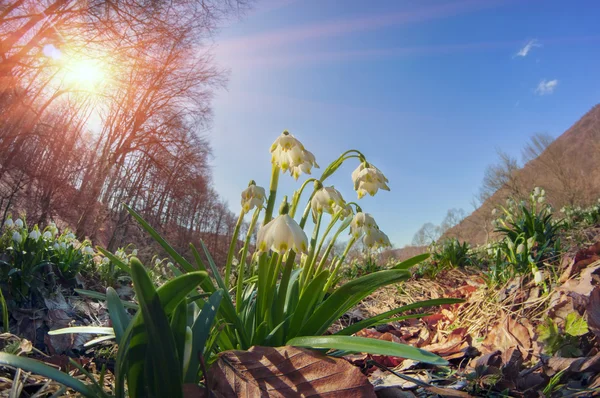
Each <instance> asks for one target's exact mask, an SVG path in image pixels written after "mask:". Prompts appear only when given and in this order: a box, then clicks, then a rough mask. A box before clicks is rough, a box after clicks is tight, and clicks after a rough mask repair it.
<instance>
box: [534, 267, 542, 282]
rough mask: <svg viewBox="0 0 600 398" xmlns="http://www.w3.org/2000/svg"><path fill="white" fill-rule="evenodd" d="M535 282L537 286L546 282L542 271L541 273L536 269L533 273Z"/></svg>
mask: <svg viewBox="0 0 600 398" xmlns="http://www.w3.org/2000/svg"><path fill="white" fill-rule="evenodd" d="M533 280H534V282H535V284H536V285H539V284H540V283H542V282H543V281H544V273H543V272H542V271H540V270H539V269H536V270H535V272H534V273H533Z"/></svg>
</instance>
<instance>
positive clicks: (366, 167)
mask: <svg viewBox="0 0 600 398" xmlns="http://www.w3.org/2000/svg"><path fill="white" fill-rule="evenodd" d="M352 181H353V182H354V190H355V191H356V193H357V194H358V198H359V199H361V198H363V197H364V196H365V195H366V194H367V193H368V194H369V195H371V196H373V195H375V194H376V193H377V191H378V190H380V189H383V190H386V191H389V190H390V187H388V185H387V183H388V182H389V181H388V179H387V178H386V177H385V176H384V175H383V173H382V172H381V171H380V170H379V169H378V168H377V167H375V166H373V165H371V164H369V163H367V162H362V163H361V164H359V165H358V167H357V168H356V170H354V171H353V172H352Z"/></svg>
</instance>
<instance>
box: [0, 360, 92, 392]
mask: <svg viewBox="0 0 600 398" xmlns="http://www.w3.org/2000/svg"><path fill="white" fill-rule="evenodd" d="M0 364H2V365H4V366H11V367H13V368H21V369H23V370H26V371H28V372H32V373H35V374H38V375H42V376H44V377H47V378H49V379H52V380H54V381H56V382H58V383H60V384H63V385H65V386H67V387H70V388H72V389H73V390H75V391H77V392H78V393H80V394H83V395H84V396H86V397H96V396H97V394H96V392H95V391H94V390H93V389H92V388H91V387H89V386H87V385H85V384H84V383H82V382H81V381H79V380H77V379H76V378H74V377H72V376H69V375H68V374H66V373H63V372H61V371H60V370H57V369H54V368H51V367H50V366H48V365H45V364H43V363H42V362H39V361H36V360H34V359H31V358H24V357H20V356H16V355H12V354H7V353H5V352H0Z"/></svg>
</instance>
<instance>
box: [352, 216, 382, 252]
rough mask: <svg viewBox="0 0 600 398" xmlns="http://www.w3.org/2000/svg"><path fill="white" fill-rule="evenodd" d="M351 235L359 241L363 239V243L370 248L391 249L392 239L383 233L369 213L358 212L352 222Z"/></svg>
mask: <svg viewBox="0 0 600 398" xmlns="http://www.w3.org/2000/svg"><path fill="white" fill-rule="evenodd" d="M350 234H351V235H352V236H353V237H354V238H355V239H358V238H360V237H361V236H363V235H364V237H363V243H364V244H365V246H367V247H368V248H372V249H379V248H384V247H390V246H392V244H391V243H390V239H389V238H388V236H387V235H386V234H385V233H383V232H382V231H381V230H380V229H379V226H378V225H377V223H376V222H375V219H374V218H373V216H371V215H370V214H368V213H363V212H358V213H356V215H355V216H354V218H353V219H352V221H351V222H350Z"/></svg>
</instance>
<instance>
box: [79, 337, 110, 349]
mask: <svg viewBox="0 0 600 398" xmlns="http://www.w3.org/2000/svg"><path fill="white" fill-rule="evenodd" d="M114 338H115V335H114V334H111V335H108V336H100V337H96V338H95V339H91V340H90V341H88V342H87V343H85V344H84V345H83V346H84V347H89V346H92V345H94V344H98V343H101V342H103V341H107V340H112V339H114Z"/></svg>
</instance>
